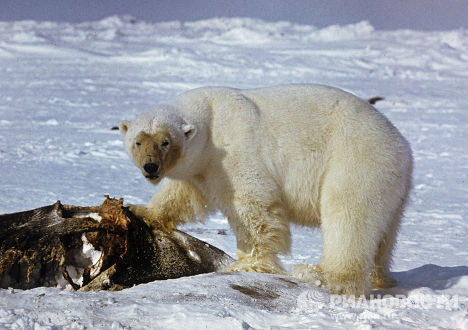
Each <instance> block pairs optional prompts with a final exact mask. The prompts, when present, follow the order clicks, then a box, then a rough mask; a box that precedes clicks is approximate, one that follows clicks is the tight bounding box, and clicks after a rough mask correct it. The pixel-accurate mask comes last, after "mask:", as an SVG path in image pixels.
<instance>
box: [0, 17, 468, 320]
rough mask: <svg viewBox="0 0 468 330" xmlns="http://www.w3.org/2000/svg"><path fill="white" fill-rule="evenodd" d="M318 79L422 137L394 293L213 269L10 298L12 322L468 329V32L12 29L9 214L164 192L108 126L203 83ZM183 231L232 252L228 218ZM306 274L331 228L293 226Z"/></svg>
mask: <svg viewBox="0 0 468 330" xmlns="http://www.w3.org/2000/svg"><path fill="white" fill-rule="evenodd" d="M304 82H315V83H322V84H329V85H333V86H336V87H340V88H343V89H345V90H348V91H350V92H352V93H354V94H356V95H358V96H360V97H362V98H370V97H374V96H383V97H385V100H384V101H381V102H379V103H377V105H376V107H377V108H378V109H379V110H380V111H381V112H382V113H384V114H385V115H386V116H387V117H389V118H390V120H391V121H392V122H393V123H394V124H395V125H396V126H397V127H398V128H399V129H400V131H401V132H402V133H403V134H404V135H405V136H406V137H407V139H408V140H409V141H410V143H411V145H412V148H413V152H414V158H415V173H414V189H413V191H412V194H411V202H410V204H409V207H408V210H407V212H406V214H405V219H404V221H403V223H402V227H401V230H400V235H399V237H398V244H397V247H396V250H395V253H394V265H393V268H392V271H393V272H394V276H395V277H396V278H397V280H398V286H397V287H395V288H392V289H388V290H380V291H374V292H373V293H372V294H373V296H372V297H371V299H370V300H357V301H347V300H344V299H343V298H342V297H340V296H334V295H330V294H328V293H326V292H324V291H321V290H320V289H319V288H315V287H313V286H311V285H307V284H304V283H301V282H298V281H297V280H294V279H292V278H289V277H284V276H279V275H267V274H243V273H239V274H203V275H199V276H194V277H188V278H181V279H175V280H168V281H156V282H153V283H148V284H143V285H138V286H136V287H133V288H130V289H126V290H123V291H120V292H86V293H85V292H72V291H69V290H60V289H57V288H36V289H33V290H25V291H22V290H3V289H2V290H0V327H5V328H13V329H18V328H37V329H55V328H61V327H64V328H117V329H125V328H163V329H174V328H194V329H202V328H203V329H205V328H208V329H210V328H213V329H214V328H221V327H226V328H239V329H249V328H269V327H290V328H312V327H322V328H343V327H346V328H360V329H361V328H373V327H388V328H412V327H418V328H426V327H433V328H435V327H437V328H459V329H467V328H468V314H467V306H468V249H467V246H468V240H467V238H466V237H467V235H468V221H467V220H468V198H467V197H468V189H467V188H466V182H467V176H468V175H467V173H468V171H467V169H468V166H467V164H468V152H467V151H468V143H467V142H468V141H467V133H466V132H468V112H467V111H468V97H467V94H466V93H467V89H468V31H466V30H463V29H460V30H453V31H445V32H437V31H433V32H418V31H411V30H396V31H385V32H384V31H378V30H375V29H374V28H373V27H372V26H371V25H370V24H369V23H368V22H360V23H357V24H353V25H348V26H337V25H335V26H330V27H327V28H323V29H317V28H315V27H313V26H307V25H297V24H293V23H289V22H276V23H272V22H263V21H260V20H255V19H246V18H242V19H241V18H238V19H236V18H230V19H226V18H216V19H210V20H204V21H197V22H185V23H181V22H176V21H174V22H164V23H155V24H150V23H145V22H140V21H136V20H135V19H133V18H131V17H109V18H107V19H104V20H102V21H98V22H86V23H78V24H72V23H54V22H35V21H21V22H0V91H1V92H0V173H1V175H0V191H1V197H2V198H1V199H0V213H8V212H15V211H20V210H24V209H31V208H35V207H40V206H44V205H49V204H52V203H54V202H55V201H56V200H61V201H62V202H63V203H66V204H72V205H98V204H100V202H101V201H102V200H103V199H104V195H105V194H109V195H110V196H115V197H123V198H125V201H126V202H127V203H145V202H146V201H148V200H149V199H150V197H151V195H152V193H153V191H154V187H152V186H151V185H150V184H149V183H147V182H146V181H145V179H144V178H143V177H142V176H141V174H140V173H139V171H138V170H137V169H136V168H135V167H134V166H133V165H132V163H131V161H130V160H129V159H128V157H127V155H126V154H125V152H124V149H123V144H122V139H121V136H120V133H119V132H118V131H115V130H111V128H112V127H114V126H118V124H119V122H120V121H121V120H123V119H132V118H135V117H136V115H137V114H139V113H141V112H142V111H144V110H147V109H148V108H150V107H152V106H154V105H156V104H158V103H161V102H163V101H165V100H167V99H169V98H171V97H173V96H175V95H177V94H178V93H180V92H183V91H185V90H187V89H190V88H195V87H199V86H206V85H227V86H233V87H239V88H248V87H260V86H266V85H275V84H284V83H304ZM181 229H182V230H183V231H186V232H187V233H189V234H191V235H193V236H196V237H198V238H200V239H203V240H205V241H206V242H208V243H210V244H213V245H215V246H217V247H219V248H221V249H223V250H224V251H226V252H227V253H229V254H230V255H232V256H234V255H235V237H234V234H233V232H232V231H231V230H230V229H229V226H228V224H227V221H226V219H225V218H224V217H223V216H222V215H221V214H216V215H215V216H213V217H212V218H211V219H209V220H208V221H207V222H205V223H204V224H188V225H185V226H183V227H182V228H181ZM292 233H293V246H292V254H291V255H289V256H283V257H282V262H283V264H284V266H285V268H286V269H290V268H291V267H292V265H294V264H297V263H311V264H317V263H318V262H319V260H320V254H321V237H320V232H319V231H314V230H311V229H307V228H300V227H293V228H292Z"/></svg>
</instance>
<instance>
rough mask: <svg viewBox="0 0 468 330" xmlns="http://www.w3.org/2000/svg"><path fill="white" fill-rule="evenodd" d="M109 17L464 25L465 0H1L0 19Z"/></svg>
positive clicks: (390, 26) (467, 24) (382, 26)
mask: <svg viewBox="0 0 468 330" xmlns="http://www.w3.org/2000/svg"><path fill="white" fill-rule="evenodd" d="M111 15H131V16H134V17H135V18H136V19H138V20H144V21H147V22H161V21H169V20H179V21H193V20H199V19H206V18H211V17H253V18H261V19H264V20H269V21H278V20H285V21H291V22H296V23H300V24H308V25H314V26H316V27H319V28H321V27H325V26H328V25H332V24H341V25H343V24H351V23H356V22H359V21H362V20H368V21H369V22H370V23H371V24H372V25H373V26H374V27H375V28H376V29H379V30H394V29H414V30H452V29H458V28H465V29H467V28H468V0H320V1H319V0H0V21H12V20H25V19H31V20H38V21H63V22H83V21H94V20H99V19H102V18H104V17H108V16H111Z"/></svg>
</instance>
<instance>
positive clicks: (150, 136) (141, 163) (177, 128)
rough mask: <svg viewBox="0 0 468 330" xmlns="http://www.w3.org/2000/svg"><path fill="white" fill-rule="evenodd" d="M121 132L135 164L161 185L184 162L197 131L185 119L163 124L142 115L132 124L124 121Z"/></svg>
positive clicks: (147, 176) (150, 178)
mask: <svg viewBox="0 0 468 330" xmlns="http://www.w3.org/2000/svg"><path fill="white" fill-rule="evenodd" d="M179 119H180V118H179ZM120 132H121V133H122V134H123V135H124V137H125V149H126V150H127V153H128V154H129V155H130V158H131V159H132V161H133V163H134V164H135V165H136V166H137V167H138V168H139V169H140V171H141V172H142V174H143V175H144V176H145V177H146V178H147V179H148V181H150V182H151V183H153V184H158V183H159V182H160V181H161V179H162V178H163V177H165V176H168V175H169V174H170V173H171V170H173V169H174V168H176V167H177V165H178V163H180V162H181V159H182V158H183V156H184V153H185V147H186V142H187V141H189V140H191V139H192V137H193V136H194V135H195V133H196V128H195V126H194V125H191V124H187V123H185V122H183V121H182V120H172V121H169V122H168V121H167V120H164V121H162V122H161V121H158V120H156V119H154V118H148V116H141V117H139V118H137V119H136V120H135V121H132V122H130V121H126V120H125V121H123V122H122V123H121V124H120Z"/></svg>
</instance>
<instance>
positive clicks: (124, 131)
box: [119, 120, 130, 135]
mask: <svg viewBox="0 0 468 330" xmlns="http://www.w3.org/2000/svg"><path fill="white" fill-rule="evenodd" d="M129 126H130V122H129V121H128V120H124V121H123V122H121V123H120V126H119V130H120V133H122V134H123V135H125V134H127V131H128V127H129Z"/></svg>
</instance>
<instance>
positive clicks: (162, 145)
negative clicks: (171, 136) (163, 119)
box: [161, 140, 169, 147]
mask: <svg viewBox="0 0 468 330" xmlns="http://www.w3.org/2000/svg"><path fill="white" fill-rule="evenodd" d="M168 145H169V141H167V140H165V141H164V142H163V143H161V147H167V146H168Z"/></svg>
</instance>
